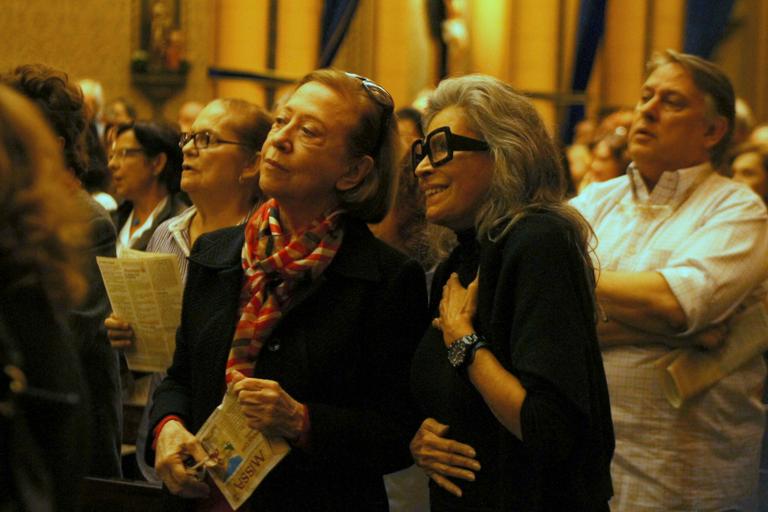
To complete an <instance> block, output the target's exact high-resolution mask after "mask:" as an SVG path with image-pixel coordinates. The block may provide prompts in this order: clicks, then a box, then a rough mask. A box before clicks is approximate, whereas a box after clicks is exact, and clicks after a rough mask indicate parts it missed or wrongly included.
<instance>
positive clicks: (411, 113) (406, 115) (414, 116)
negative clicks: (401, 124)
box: [396, 107, 424, 137]
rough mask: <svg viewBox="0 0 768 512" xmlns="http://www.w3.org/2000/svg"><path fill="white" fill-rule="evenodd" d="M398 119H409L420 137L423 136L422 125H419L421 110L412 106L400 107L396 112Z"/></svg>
mask: <svg viewBox="0 0 768 512" xmlns="http://www.w3.org/2000/svg"><path fill="white" fill-rule="evenodd" d="M396 116H397V120H398V121H410V122H412V123H413V125H414V126H415V127H416V129H417V130H418V132H419V135H420V136H421V137H424V127H423V126H421V112H419V111H418V110H416V109H415V108H413V107H405V108H401V109H400V110H398V111H397V113H396Z"/></svg>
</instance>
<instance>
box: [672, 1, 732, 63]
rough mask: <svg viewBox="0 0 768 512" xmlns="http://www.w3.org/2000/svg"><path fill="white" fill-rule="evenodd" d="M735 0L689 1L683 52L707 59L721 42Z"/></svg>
mask: <svg viewBox="0 0 768 512" xmlns="http://www.w3.org/2000/svg"><path fill="white" fill-rule="evenodd" d="M734 3H735V0H688V7H687V9H686V13H685V44H684V45H683V51H684V52H685V53H692V54H693V55H698V56H699V57H703V58H705V59H709V58H711V57H712V52H713V51H714V50H715V47H716V46H717V44H718V43H719V42H720V40H721V39H722V37H723V34H724V33H725V28H726V26H727V25H728V20H729V19H730V17H731V10H732V9H733V4H734Z"/></svg>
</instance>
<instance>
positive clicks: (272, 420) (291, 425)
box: [231, 370, 306, 440]
mask: <svg viewBox="0 0 768 512" xmlns="http://www.w3.org/2000/svg"><path fill="white" fill-rule="evenodd" d="M231 385H232V392H233V393H234V395H235V397H236V398H237V402H238V403H239V404H240V410H241V411H243V414H244V415H245V418H246V422H247V424H248V426H249V427H251V428H252V429H255V430H259V431H261V432H262V433H264V434H265V435H267V436H279V437H284V438H285V439H288V440H293V439H297V438H298V437H299V436H300V434H301V431H302V428H303V426H304V408H305V407H306V406H305V405H304V404H302V403H300V402H297V401H296V400H294V399H293V398H292V397H291V395H289V394H288V393H286V392H285V390H284V389H283V388H282V387H280V384H278V383H277V382H275V381H273V380H264V379H253V378H249V377H246V376H244V375H243V374H242V373H240V372H238V371H236V370H233V371H232V384H231Z"/></svg>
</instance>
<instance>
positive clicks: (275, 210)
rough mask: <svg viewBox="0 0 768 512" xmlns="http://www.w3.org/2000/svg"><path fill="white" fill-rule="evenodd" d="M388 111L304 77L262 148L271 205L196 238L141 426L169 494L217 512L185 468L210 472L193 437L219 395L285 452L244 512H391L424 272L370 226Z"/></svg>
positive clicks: (380, 98)
mask: <svg viewBox="0 0 768 512" xmlns="http://www.w3.org/2000/svg"><path fill="white" fill-rule="evenodd" d="M392 109H393V104H392V99H391V97H390V96H389V94H388V93H387V92H386V91H385V90H384V89H383V88H382V87H381V86H379V85H377V84H375V83H374V82H372V81H370V80H368V79H364V78H361V77H358V76H356V75H349V74H346V73H342V72H339V71H335V70H320V71H315V72H313V73H310V74H309V75H307V76H306V77H304V78H303V79H302V80H301V82H300V84H299V86H298V88H297V89H296V90H295V91H294V92H293V93H292V94H291V96H290V97H289V98H288V99H287V101H286V102H285V103H284V104H283V105H282V106H281V108H280V109H279V110H278V111H277V113H276V115H275V121H274V123H273V125H272V130H271V131H270V133H269V135H268V136H267V140H266V142H265V143H264V146H263V148H262V153H261V164H260V175H259V185H260V187H261V189H262V190H263V192H264V194H265V195H266V196H267V197H270V198H272V199H270V200H269V201H267V202H265V203H264V204H263V205H262V206H261V207H260V208H259V209H258V210H257V211H256V212H255V213H254V214H253V215H252V216H251V218H250V220H249V221H248V223H247V224H246V226H245V228H243V227H235V228H228V229H224V230H220V231H217V232H214V233H210V234H206V235H203V236H201V237H200V239H199V240H198V242H197V244H196V246H195V248H194V249H193V251H192V254H191V256H190V260H191V264H190V269H189V274H188V278H187V286H186V290H185V297H184V306H183V311H182V320H181V327H180V328H179V332H178V336H177V346H176V353H175V356H174V362H173V365H172V366H171V368H170V369H169V370H168V377H167V378H166V379H165V380H164V381H163V383H162V384H161V385H160V387H159V388H158V390H157V392H156V393H155V395H154V400H155V404H154V407H153V409H152V412H151V416H150V425H151V426H152V428H153V431H154V433H155V440H156V450H155V453H154V455H155V468H156V469H157V472H158V474H159V475H160V476H161V477H162V479H163V481H164V483H165V484H166V486H167V487H168V488H169V490H170V491H171V492H172V493H174V494H177V495H180V496H182V497H188V498H199V497H205V496H208V501H207V502H203V503H202V504H198V505H199V506H200V507H202V508H203V509H205V508H209V507H214V506H216V501H217V500H219V501H220V500H221V498H220V497H218V496H216V493H215V492H213V493H212V494H211V495H209V492H212V491H213V490H214V489H215V487H212V486H210V485H208V484H206V483H204V482H198V481H196V479H195V478H194V475H190V474H189V473H188V472H187V471H186V470H185V467H184V464H183V460H184V459H185V458H193V459H195V460H196V461H198V462H200V461H205V460H206V458H207V455H206V454H205V453H204V451H203V450H202V446H201V445H200V443H199V441H198V440H197V439H196V438H195V437H194V436H193V434H192V433H194V432H196V431H197V430H198V429H199V428H200V426H201V425H202V424H203V422H204V421H205V420H206V418H207V417H208V416H209V415H210V414H211V412H212V411H213V410H214V408H215V407H216V406H217V405H219V403H221V400H222V397H223V394H224V389H225V382H228V383H229V386H230V391H231V393H233V394H234V395H235V396H236V399H237V401H238V403H239V406H240V409H241V411H242V413H243V415H244V416H245V421H246V422H247V424H248V426H249V427H250V428H254V429H257V430H259V431H261V432H262V433H264V434H265V435H267V436H273V437H282V438H284V439H286V440H287V441H288V442H289V443H290V444H291V445H292V446H293V449H292V450H291V452H290V453H289V454H288V455H287V456H286V458H285V459H283V460H282V461H281V462H280V463H279V464H278V465H277V467H276V468H275V469H274V470H273V471H272V472H271V473H270V474H268V475H267V476H266V478H265V479H264V480H263V481H262V482H261V484H260V485H259V487H258V488H257V489H256V490H255V492H254V493H253V495H252V496H251V497H250V499H249V506H250V507H251V509H252V510H260V511H277V510H280V511H283V510H317V511H322V510H327V511H332V510H333V511H337V510H355V511H361V510H362V511H367V510H370V511H378V510H381V511H385V510H387V498H386V494H385V491H384V485H383V483H382V478H381V477H382V474H384V473H388V472H391V471H394V470H396V469H399V468H401V467H405V466H407V465H408V464H409V462H410V461H409V457H408V448H407V446H408V439H409V438H410V435H411V432H412V430H413V428H414V426H415V425H418V421H417V420H416V419H415V414H414V411H413V410H412V409H411V407H410V403H409V398H408V397H409V393H408V371H409V366H410V359H411V357H412V354H413V351H414V349H415V346H416V342H417V340H418V338H419V337H420V336H421V334H422V333H423V330H424V328H425V327H426V323H427V317H426V297H425V292H424V290H425V283H424V274H423V271H422V270H421V269H420V267H419V265H418V264H417V263H416V262H415V261H411V260H407V259H406V258H405V257H404V256H403V255H401V254H400V253H397V252H396V251H394V250H393V249H391V248H390V247H388V246H387V245H385V244H384V243H382V242H380V241H378V240H377V239H376V238H374V237H373V235H372V234H371V233H370V231H369V230H368V228H367V227H366V224H365V223H366V222H377V221H379V220H381V218H382V217H383V216H384V214H385V213H386V211H387V208H388V206H389V199H390V197H391V187H393V186H394V184H393V179H394V173H395V165H396V163H397V161H396V144H397V142H396V141H397V129H396V125H395V123H394V120H393V118H392ZM225 379H226V381H225ZM409 430H410V431H409ZM192 506H195V504H192Z"/></svg>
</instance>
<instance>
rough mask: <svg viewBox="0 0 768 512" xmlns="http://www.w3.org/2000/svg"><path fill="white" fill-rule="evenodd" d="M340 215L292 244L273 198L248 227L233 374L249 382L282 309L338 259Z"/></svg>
mask: <svg viewBox="0 0 768 512" xmlns="http://www.w3.org/2000/svg"><path fill="white" fill-rule="evenodd" d="M340 214H341V210H337V211H335V212H333V213H330V214H328V215H323V216H322V217H320V218H318V219H317V220H315V221H314V222H313V223H312V224H311V225H310V226H309V227H308V228H306V229H305V230H303V231H300V232H298V233H296V234H294V235H293V236H292V237H291V239H290V240H288V241H287V243H286V240H285V238H284V235H283V228H282V227H281V226H280V206H279V205H278V203H277V201H275V200H274V199H271V200H269V201H267V202H266V203H264V204H263V205H262V206H261V208H259V209H258V210H257V211H256V213H254V214H253V216H252V217H251V219H250V220H249V221H248V224H247V225H246V227H245V244H243V270H244V271H245V283H244V284H243V290H242V292H241V294H240V320H239V321H238V322H237V326H236V327H235V337H234V340H233V341H232V348H231V349H230V351H229V357H228V359H227V369H226V379H227V382H229V381H230V370H233V369H234V370H237V371H239V372H240V373H242V374H243V375H245V376H246V377H252V376H253V369H254V367H255V365H256V360H257V358H258V357H259V352H260V351H261V347H262V346H263V345H264V342H265V341H266V340H267V338H268V337H269V335H270V334H271V333H272V330H273V329H274V327H275V325H276V324H277V321H278V320H279V319H280V317H281V316H282V309H283V308H284V307H285V306H286V305H287V304H288V302H289V301H290V299H291V295H292V292H293V290H294V289H295V288H296V287H297V286H298V285H300V284H302V283H306V282H308V281H312V280H314V279H315V278H317V276H319V275H320V274H322V272H323V271H324V270H325V268H326V267H327V266H328V265H329V264H330V263H331V260H333V257H334V256H335V255H336V251H338V249H339V246H340V245H341V239H342V236H343V230H342V229H341V227H340V225H339V220H340V218H341V216H340Z"/></svg>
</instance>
